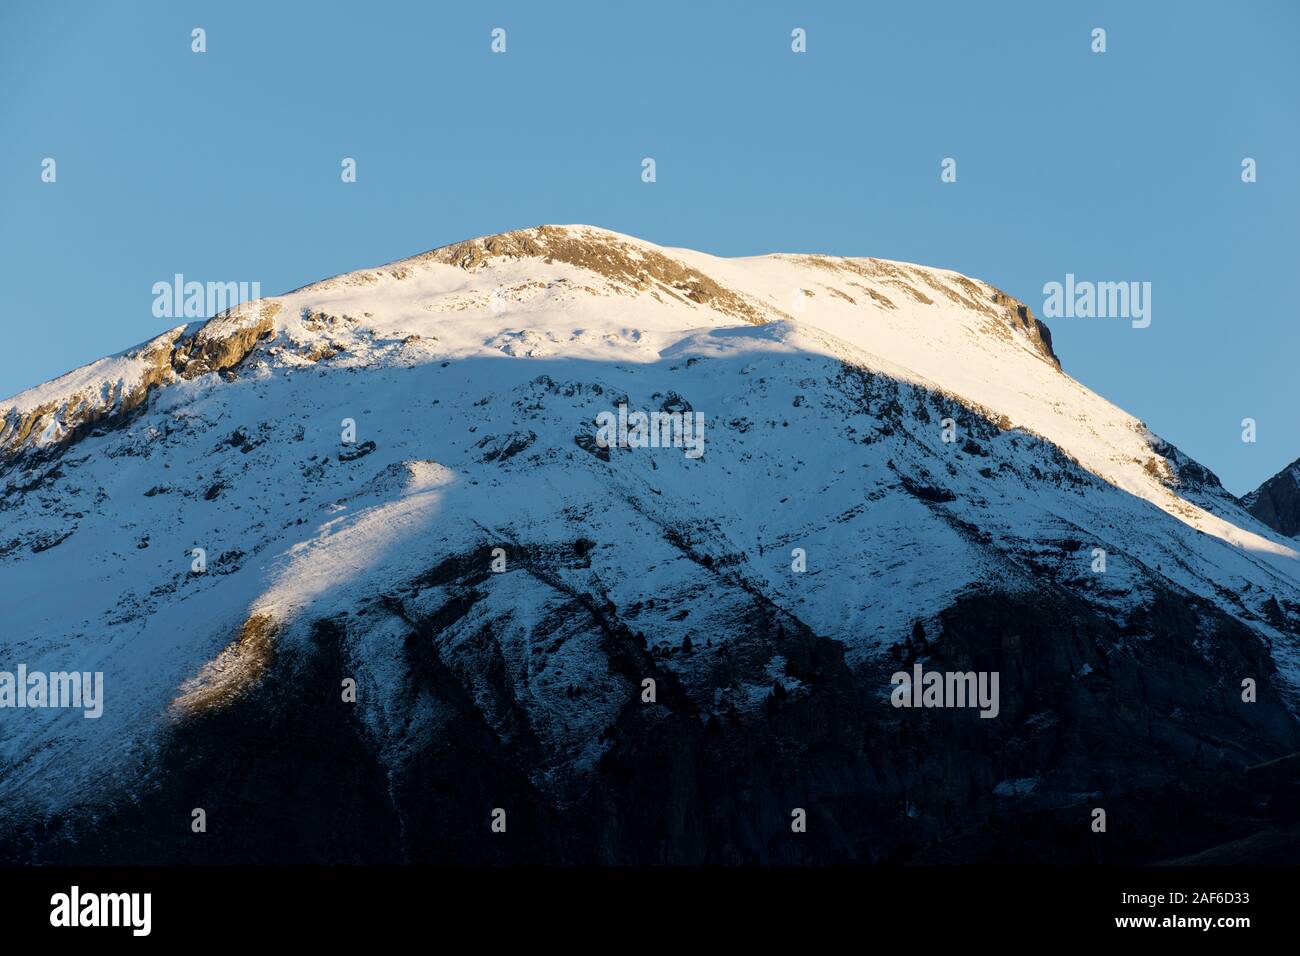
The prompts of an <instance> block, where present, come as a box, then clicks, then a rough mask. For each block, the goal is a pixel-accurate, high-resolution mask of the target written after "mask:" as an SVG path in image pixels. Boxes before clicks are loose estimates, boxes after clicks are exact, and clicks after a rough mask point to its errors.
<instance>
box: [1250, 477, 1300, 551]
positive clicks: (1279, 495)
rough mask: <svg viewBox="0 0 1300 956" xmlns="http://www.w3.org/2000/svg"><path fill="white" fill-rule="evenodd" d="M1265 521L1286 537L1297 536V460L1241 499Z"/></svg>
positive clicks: (1299, 521)
mask: <svg viewBox="0 0 1300 956" xmlns="http://www.w3.org/2000/svg"><path fill="white" fill-rule="evenodd" d="M1242 504H1243V505H1245V506H1246V510H1248V511H1249V512H1250V513H1251V514H1253V515H1254V516H1255V517H1256V518H1258V519H1259V520H1260V521H1262V522H1264V524H1266V525H1268V526H1269V527H1270V528H1272V529H1273V530H1274V531H1276V532H1278V533H1279V534H1284V535H1286V536H1287V537H1289V538H1294V537H1296V536H1297V535H1300V461H1294V462H1292V463H1291V464H1290V465H1288V466H1287V467H1286V468H1283V469H1282V470H1281V471H1279V472H1278V473H1277V474H1276V475H1274V476H1273V477H1272V478H1270V479H1269V480H1268V481H1266V482H1264V483H1263V484H1262V485H1260V486H1259V487H1258V488H1256V489H1255V490H1254V491H1252V492H1251V493H1250V494H1248V495H1246V497H1245V498H1243V499H1242Z"/></svg>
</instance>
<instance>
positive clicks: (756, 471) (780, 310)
mask: <svg viewBox="0 0 1300 956" xmlns="http://www.w3.org/2000/svg"><path fill="white" fill-rule="evenodd" d="M621 407H623V408H625V409H626V412H624V414H625V415H626V414H628V413H631V412H637V411H641V412H645V413H661V414H663V413H669V414H676V415H678V416H679V417H678V418H677V419H676V421H677V422H678V423H680V424H681V425H682V426H683V427H685V426H686V425H688V424H689V423H693V422H695V421H702V423H703V426H702V430H701V431H698V432H693V433H692V435H691V436H688V439H686V440H681V441H679V442H678V443H677V445H676V446H675V447H674V446H673V445H672V443H671V442H669V443H666V446H664V443H661V446H660V447H619V446H618V445H617V443H616V444H615V446H614V447H609V446H608V445H607V444H605V443H603V442H602V438H601V428H602V427H604V426H602V424H601V422H602V421H604V422H605V423H606V425H607V423H608V422H609V416H612V417H613V418H614V419H615V420H618V416H619V414H620V408H621ZM0 422H2V424H0V487H3V490H4V494H3V498H2V499H0V589H2V590H3V593H4V594H5V596H6V602H5V611H6V627H5V629H4V631H3V636H2V637H0V654H2V655H3V657H0V671H14V670H15V668H16V667H17V666H18V665H19V664H23V665H25V667H26V668H27V670H28V671H29V672H33V671H37V672H45V673H49V672H60V671H71V670H76V671H81V672H102V673H103V675H104V678H103V685H104V700H103V713H102V716H100V717H98V718H95V719H86V718H85V717H84V716H83V715H82V713H81V712H80V711H75V712H74V711H71V710H67V709H64V710H56V709H48V708H47V709H26V710H12V709H0V860H6V861H42V862H389V861H392V862H398V861H405V862H429V861H436V862H471V863H480V862H571V863H584V862H600V863H626V862H633V863H638V862H639V863H647V862H648V863H653V862H720V863H730V862H780V863H806V862H849V861H852V862H879V861H885V860H903V861H905V860H916V861H924V860H933V859H942V860H944V861H953V860H968V859H1038V860H1054V861H1061V860H1095V859H1106V860H1123V861H1136V862H1143V861H1148V860H1153V859H1171V858H1174V857H1186V856H1190V855H1194V854H1198V853H1203V852H1209V851H1210V850H1212V849H1213V846H1215V845H1217V843H1219V842H1223V841H1225V840H1228V839H1237V838H1239V837H1242V838H1244V837H1243V835H1247V836H1249V835H1256V836H1257V835H1258V834H1260V833H1264V832H1267V833H1274V832H1289V831H1287V830H1286V826H1288V825H1289V824H1288V821H1289V820H1290V817H1288V816H1287V814H1293V813H1294V803H1295V801H1290V802H1288V799H1286V788H1287V787H1288V786H1290V782H1289V781H1290V778H1289V777H1287V775H1286V773H1282V772H1281V771H1270V772H1269V773H1263V774H1261V773H1260V772H1259V771H1257V770H1254V769H1252V768H1257V767H1259V766H1260V765H1264V764H1268V762H1270V761H1277V760H1279V759H1281V758H1287V757H1288V756H1289V755H1291V754H1293V753H1295V752H1296V751H1297V750H1300V747H1298V746H1297V741H1298V738H1300V725H1298V724H1297V719H1296V710H1295V708H1296V702H1297V691H1298V689H1300V553H1298V552H1297V545H1296V543H1295V541H1293V540H1289V539H1287V538H1286V537H1284V536H1283V535H1281V534H1279V533H1278V532H1277V531H1276V530H1274V529H1273V528H1271V527H1269V526H1268V525H1267V523H1266V522H1264V521H1262V520H1260V519H1259V518H1258V517H1257V516H1256V515H1255V514H1252V513H1251V512H1249V511H1247V510H1246V509H1244V508H1243V507H1242V506H1241V503H1239V502H1238V501H1237V500H1236V499H1235V498H1233V496H1231V495H1229V494H1228V493H1227V492H1226V491H1224V490H1223V489H1222V487H1221V486H1220V485H1219V483H1218V480H1217V479H1216V478H1215V477H1214V475H1213V474H1212V473H1211V472H1210V471H1209V470H1207V469H1206V468H1204V467H1203V466H1201V465H1199V464H1198V463H1196V462H1194V461H1192V460H1191V459H1190V458H1188V457H1187V456H1185V455H1184V454H1182V453H1181V452H1179V451H1178V450H1177V449H1176V448H1174V447H1173V446H1172V445H1170V444H1168V443H1167V442H1164V441H1162V440H1161V439H1159V438H1158V437H1156V436H1155V435H1153V434H1152V433H1151V432H1150V431H1149V430H1148V429H1147V428H1146V427H1145V426H1144V425H1143V424H1142V423H1141V422H1140V421H1138V420H1137V419H1136V418H1134V417H1132V416H1131V415H1129V414H1127V413H1126V412H1124V411H1122V410H1121V409H1119V408H1116V407H1115V406H1113V405H1112V404H1110V403H1109V402H1107V401H1106V400H1105V399H1103V398H1101V397H1100V396H1098V395H1096V394H1094V393H1093V392H1091V391H1089V390H1088V389H1087V388H1085V387H1084V386H1083V385H1081V384H1080V383H1078V382H1076V381H1075V380H1074V379H1072V378H1070V377H1069V375H1067V374H1066V373H1065V372H1064V371H1063V369H1062V365H1061V362H1060V361H1059V359H1058V357H1057V355H1056V354H1055V352H1054V350H1053V347H1052V340H1051V335H1050V333H1049V331H1048V329H1047V328H1046V326H1044V325H1043V324H1042V323H1041V322H1039V321H1038V320H1037V319H1035V318H1034V316H1033V314H1032V312H1031V311H1030V310H1029V309H1028V308H1027V307H1026V306H1025V305H1023V304H1022V303H1019V302H1017V301H1016V300H1014V299H1013V298H1011V297H1010V296H1008V295H1006V294H1005V293H1003V292H1001V291H999V290H997V289H996V288H994V287H992V286H990V285H988V284H987V283H984V282H982V281H978V280H975V279H971V278H967V277H965V276H962V275H959V274H957V273H954V272H950V271H947V270H942V269H935V268H929V267H921V266H916V265H910V264H906V263H899V262H890V261H885V260H880V259H856V258H838V257H830V256H821V255H803V254H800V255H767V256H758V257H753V258H744V259H724V258H718V257H714V256H710V255H706V254H703V253H699V252H695V251H691V250H686V249H673V248H664V247H660V246H656V245H654V244H651V243H648V242H644V241H641V240H638V239H634V238H631V237H628V236H623V235H619V234H616V233H612V232H609V231H606V230H603V229H596V228H592V227H588V226H542V227H538V228H536V229H527V230H520V231H516V232H509V233H505V234H502V235H497V236H491V237H486V238H480V239H474V240H470V241H467V242H462V243H458V244H455V245H452V246H447V247H443V248H440V249H436V250H434V251H432V252H429V253H425V254H423V255H419V256H416V257H414V258H410V259H404V260H401V261H399V262H394V263H390V264H388V265H385V266H381V267H379V268H374V269H365V270H361V271H358V272H353V273H349V274H347V275H342V276H337V277H335V278H332V279H327V280H325V281H323V282H319V283H316V284H314V285H310V286H307V287H305V288H302V289H299V290H296V291H294V292H291V293H289V294H287V295H283V296H277V297H271V298H266V299H261V300H258V301H256V302H252V303H245V304H243V305H241V306H238V307H236V308H233V309H230V310H227V311H226V312H223V313H221V314H219V315H217V316H214V317H213V318H211V319H209V320H208V321H206V322H196V323H190V324H184V325H179V326H177V327H175V328H172V329H170V330H168V331H165V332H163V333H161V334H160V335H158V336H157V337H155V338H154V339H152V340H151V341H149V342H147V343H144V344H142V345H140V346H137V347H135V348H133V349H129V350H127V351H125V352H123V353H121V354H119V355H116V356H113V357H110V358H106V359H102V360H100V361H98V362H94V363H92V364H90V365H88V366H85V367H84V368H81V369H78V370H77V371H74V372H72V373H69V374H68V375H65V376H63V377H62V378H59V379H56V380H54V381H52V382H49V383H46V384H44V385H41V386H39V387H37V388H34V389H31V390H29V391H27V392H24V393H22V394H20V395H18V396H15V397H14V398H12V399H9V400H7V401H5V402H3V403H0ZM608 434H609V433H608V432H606V433H605V437H608ZM667 437H671V436H667ZM677 437H678V438H679V439H682V435H681V434H680V433H678V435H677ZM701 439H702V441H701ZM196 549H201V550H202V555H201V556H200V555H199V554H198V553H197V552H196ZM200 557H201V559H202V560H200ZM918 665H919V666H920V667H921V668H922V669H923V670H924V671H936V672H942V673H957V672H963V673H964V672H977V673H980V674H984V675H989V674H993V673H996V674H997V675H998V680H999V684H998V687H999V697H998V703H997V707H996V714H987V716H981V711H979V710H976V709H972V708H958V707H943V708H910V707H897V706H894V691H895V682H894V680H893V675H895V674H896V673H898V672H906V673H913V668H914V667H916V666H918ZM647 681H650V682H653V684H649V683H647ZM350 682H355V700H352V699H349V698H350V696H351V694H350ZM1243 682H1253V686H1254V688H1255V692H1254V695H1253V699H1251V700H1247V699H1244V698H1245V697H1250V696H1252V695H1249V694H1244V693H1243ZM650 688H653V697H654V700H653V701H649V700H647V697H648V696H650V694H651V691H650ZM1268 765H1269V766H1273V767H1279V766H1280V767H1291V766H1294V762H1286V761H1285V760H1284V761H1283V762H1282V763H1280V764H1268ZM1243 775H1245V776H1243ZM1242 780H1249V781H1251V783H1250V784H1249V785H1245V784H1242V783H1241V781H1242ZM1207 781H1209V782H1207ZM1259 781H1268V783H1267V785H1265V784H1261V783H1259ZM1243 788H1244V789H1245V792H1247V793H1248V794H1249V799H1247V798H1244V797H1243V798H1241V799H1237V800H1235V801H1233V800H1224V801H1223V803H1222V806H1220V805H1218V804H1213V803H1207V802H1206V801H1207V800H1208V799H1209V797H1208V796H1206V795H1208V794H1217V793H1228V792H1231V793H1234V794H1237V793H1241V792H1242V791H1243ZM1261 788H1263V789H1261ZM1275 794H1276V799H1273V796H1274V795H1275ZM1097 807H1101V808H1110V811H1111V823H1110V836H1112V837H1114V839H1110V840H1106V839H1105V838H1104V835H1096V834H1093V833H1092V832H1091V830H1090V824H1091V822H1092V811H1093V809H1094V808H1097ZM1229 807H1231V808H1232V810H1231V813H1229V810H1228V809H1227V808H1229ZM197 809H202V810H203V811H204V818H205V820H206V832H203V833H195V832H194V831H193V828H192V819H193V818H194V816H195V811H196V810H197ZM498 809H500V810H502V811H504V812H505V819H507V820H508V826H507V829H506V832H504V833H497V832H494V831H493V830H492V829H491V827H492V823H493V820H494V819H496V817H494V811H496V810H498ZM797 810H802V811H804V813H805V815H806V832H795V831H794V830H793V829H792V826H791V821H792V819H795V818H797V813H796V811H797ZM1175 812H1176V813H1177V814H1178V819H1180V820H1183V821H1185V825H1184V826H1183V827H1182V828H1180V829H1178V830H1170V829H1169V827H1168V826H1167V821H1168V820H1169V819H1171V818H1172V817H1171V814H1172V813H1175ZM1099 837H1100V838H1099Z"/></svg>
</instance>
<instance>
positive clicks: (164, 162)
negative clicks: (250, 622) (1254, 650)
mask: <svg viewBox="0 0 1300 956" xmlns="http://www.w3.org/2000/svg"><path fill="white" fill-rule="evenodd" d="M547 8H549V9H547ZM980 8H982V9H980ZM196 26H198V27H203V28H204V29H205V30H206V31H207V44H208V50H207V52H206V53H204V54H201V55H199V54H195V53H192V52H191V50H190V42H191V41H190V31H191V30H192V29H193V28H194V27H196ZM498 26H499V27H503V28H504V29H505V30H506V31H507V52H506V53H505V54H504V55H493V54H492V53H491V52H490V50H489V43H490V37H489V34H490V31H491V30H492V28H493V27H498ZM795 27H802V28H804V29H805V30H806V31H807V37H808V52H807V53H806V54H801V55H796V54H794V53H792V52H791V50H790V31H791V30H792V29H793V28H795ZM1094 27H1103V28H1105V29H1106V31H1107V52H1106V53H1104V54H1094V53H1092V52H1091V50H1090V33H1091V31H1092V29H1093V28H1094ZM1298 48H1300V4H1297V3H1294V2H1290V0H1279V2H1275V3H1266V2H1255V3H1246V2H1241V3H1213V4H1211V3H1195V2H1193V3H1182V2H1180V3H1173V2H1167V3H1164V2H1147V3H1140V4H1135V3H1113V4H1112V3H1099V2H1081V3H1068V2H1062V3H1041V2H1033V3H1030V2H1026V3H1011V2H992V3H988V4H974V3H965V2H950V3H923V2H918V3H875V2H842V3H816V4H811V3H788V4H780V3H755V2H740V0H737V2H707V0H697V2H689V3H687V2H682V3H674V2H659V0H656V2H654V3H645V4H633V3H612V2H602V3H594V2H593V3H570V4H546V5H543V4H538V3H535V2H529V3H474V4H452V3H447V2H434V0H426V2H419V3H393V2H383V0H370V2H366V3H356V4H353V3H325V2H318V3H310V4H309V3H305V2H304V3H283V4H270V3H265V2H222V3H197V2H166V3H164V2H158V3H145V2H141V3H73V2H49V3H40V4H37V3H21V4H20V3H17V2H10V3H4V4H3V5H0V91H2V92H0V264H2V266H0V268H2V270H3V271H0V279H3V283H4V290H5V297H4V304H5V307H4V311H3V316H2V317H0V323H2V328H3V341H4V348H3V350H0V394H3V395H10V394H13V393H16V392H18V391H20V390H22V389H24V388H26V387H29V386H31V385H34V384H37V383H38V382H41V381H44V380H46V379H49V378H52V377H54V376H56V375H58V374H61V373H62V372H64V371H67V370H68V369H70V368H73V367H75V366H77V365H80V364H82V363H84V362H87V361H90V360H92V359H94V358H96V357H98V356H100V355H104V354H109V353H112V352H117V351H120V350H122V349H124V348H126V347H128V346H130V345H133V344H135V343H138V342H140V341H142V340H144V339H147V338H149V337H151V336H152V335H154V334H156V333H157V332H159V331H161V330H162V328H163V327H164V326H166V325H169V324H171V323H170V322H168V321H167V320H159V319H156V318H154V316H153V315H152V313H151V304H152V301H153V294H152V291H151V289H152V286H153V283H155V282H157V281H159V280H167V279H169V278H170V277H171V276H172V275H173V274H174V273H176V272H182V273H185V274H186V276H187V277H190V278H198V279H200V280H209V279H212V280H222V281H226V280H233V281H237V280H246V281H253V280H256V281H259V282H260V283H261V285H262V290H263V292H264V293H267V294H274V293H278V292H283V291H287V290H289V289H291V288H294V287H297V286H300V285H303V284H305V283H307V282H310V281H312V280H315V279H318V278H323V277H325V276H328V275H331V274H334V273H338V272H344V271H350V270H352V269H357V268H361V267H364V266H368V265H374V264H378V263H380V262H384V261H387V260H391V259H394V258H399V257H402V256H405V255H410V254H414V253H416V252H420V251H423V250H425V249H429V248H433V247H435V246H438V245H442V244H445V243H448V242H452V241H455V240H458V239H463V238H467V237H470V236H474V235H482V234H487V233H492V232H499V231H502V230H505V229H511V228H517V227H522V226H531V225H536V224H539V223H544V222H553V223H572V222H585V223H592V224H595V225H600V226H605V227H607V228H610V229H615V230H618V231H620V232H625V233H630V234H632V235H636V236H640V237H642V238H645V239H649V240H651V241H654V242H659V243H663V244H666V245H679V246H689V247H692V248H697V249H701V250H704V251H708V252H713V253H716V254H721V255H753V254H758V253H764V252H776V251H788V252H795V251H808V252H823V253H828V254H838V255H854V256H878V257H881V258H889V259H902V260H907V261H913V262H920V263H925V264H929V265H935V266H941V267H944V268H951V269H957V270H959V271H961V272H965V273H967V274H970V275H974V276H977V277H979V278H982V279H985V280H987V281H989V282H991V283H993V284H994V285H997V286H999V287H1001V288H1003V289H1005V290H1006V291H1007V292H1009V293H1011V294H1012V295H1015V296H1017V297H1018V298H1021V299H1022V300H1024V301H1025V302H1027V303H1028V304H1029V305H1030V307H1031V308H1033V309H1034V311H1035V312H1036V313H1041V309H1042V304H1043V291H1042V289H1043V285H1044V283H1046V282H1049V281H1063V279H1064V276H1065V274H1066V273H1067V272H1072V273H1074V274H1075V275H1076V276H1078V277H1079V278H1081V279H1092V280H1096V281H1122V280H1138V281H1149V282H1151V284H1152V303H1151V305H1152V323H1151V326H1150V327H1149V328H1146V329H1134V328H1132V327H1131V326H1130V324H1129V323H1128V322H1127V321H1123V320H1115V319H1112V320H1100V319H1065V318H1062V319H1056V320H1053V321H1052V322H1051V326H1052V332H1053V335H1054V338H1055V342H1056V346H1057V351H1058V353H1059V354H1060V355H1061V358H1062V361H1063V363H1064V366H1065V368H1066V370H1067V371H1069V372H1070V373H1071V374H1072V375H1074V376H1075V377H1076V378H1078V379H1080V380H1081V381H1082V382H1084V383H1085V384H1087V385H1088V386H1090V387H1091V388H1093V389H1095V390H1096V391H1098V392H1100V393H1101V394H1103V395H1105V396H1106V397H1107V398H1109V399H1111V400H1112V401H1114V402H1116V403H1117V404H1119V405H1120V406H1122V407H1124V408H1125V409H1127V410H1128V411H1130V412H1132V413H1133V414H1135V415H1137V416H1138V417H1140V418H1142V419H1143V420H1145V421H1146V422H1147V423H1148V425H1150V426H1151V427H1152V428H1153V429H1154V430H1155V431H1156V432H1157V433H1159V434H1160V435H1162V436H1163V437H1165V438H1166V439H1168V440H1170V441H1172V442H1174V443H1175V444H1177V445H1178V446H1180V447H1181V448H1183V450H1184V451H1186V452H1187V453H1189V454H1191V455H1192V456H1193V457H1195V458H1197V459H1199V460H1200V461H1201V462H1202V463H1204V464H1205V465H1207V466H1208V467H1210V468H1211V469H1213V470H1214V471H1215V472H1216V473H1217V474H1218V475H1219V476H1220V477H1221V478H1222V479H1223V481H1224V483H1225V484H1226V485H1227V487H1228V488H1229V490H1232V491H1234V492H1237V493H1242V492H1245V491H1247V490H1249V489H1250V488H1252V487H1254V486H1255V485H1256V484H1257V483H1258V482H1259V481H1261V480H1262V479H1264V478H1266V477H1268V476H1269V475H1271V474H1272V473H1274V472H1275V471H1277V470H1278V469H1280V468H1281V467H1283V466H1284V465H1286V464H1287V463H1288V462H1290V461H1292V460H1294V459H1295V458H1297V457H1298V456H1300V414H1298V413H1297V404H1298V403H1297V402H1296V385H1295V383H1296V381H1297V377H1296V374H1295V370H1296V366H1297V361H1298V354H1300V349H1297V344H1300V333H1297V331H1296V322H1297V304H1296V294H1295V291H1294V288H1293V286H1294V283H1295V273H1296V269H1295V254H1296V251H1297V249H1300V215H1298V214H1300V176H1297V169H1296V163H1297V158H1298V157H1300V122H1297V120H1298V119H1300V115H1298V114H1300V110H1298V109H1297V102H1298V99H1300V56H1298V55H1297V49H1298ZM345 156H351V157H354V158H355V159H356V160H357V171H358V176H357V179H358V181H357V182H356V183H355V184H351V185H344V184H342V183H341V182H340V178H339V171H340V167H339V163H340V160H341V159H342V158H343V157H345ZM646 156H651V157H654V158H655V160H656V163H657V174H658V181H657V182H656V183H654V184H646V183H643V182H642V181H641V175H640V174H641V160H642V158H643V157H646ZM1247 156H1249V157H1252V158H1254V159H1255V160H1256V161H1257V164H1258V181H1257V182H1255V183H1252V184H1244V183H1242V182H1241V175H1240V173H1241V161H1242V159H1243V157H1247ZM45 157H53V158H55V159H56V161H57V164H58V167H57V169H58V181H57V182H56V183H54V184H47V183H42V182H41V179H40V173H41V161H42V159H43V158H45ZM944 157H953V158H955V159H956V160H957V164H958V166H957V169H958V177H957V182H956V183H950V184H945V183H941V182H940V179H939V171H940V162H941V160H942V159H943V158H944ZM1245 417H1251V418H1254V419H1256V420H1257V422H1258V441H1257V443H1256V444H1246V443H1243V442H1242V441H1241V420H1242V419H1243V418H1245Z"/></svg>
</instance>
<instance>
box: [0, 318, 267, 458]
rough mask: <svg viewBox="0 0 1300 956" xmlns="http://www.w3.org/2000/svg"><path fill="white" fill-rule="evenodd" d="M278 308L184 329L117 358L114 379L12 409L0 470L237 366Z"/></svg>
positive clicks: (1, 433) (1, 443)
mask: <svg viewBox="0 0 1300 956" xmlns="http://www.w3.org/2000/svg"><path fill="white" fill-rule="evenodd" d="M280 309H281V306H280V305H279V303H275V302H263V301H261V300H258V301H257V302H251V303H244V304H243V305H241V306H237V307H235V308H232V309H229V310H227V311H225V312H223V313H221V314H219V315H216V316H214V317H212V318H211V319H209V320H208V321H207V322H205V323H203V324H202V325H200V326H199V327H198V328H197V329H194V328H192V327H188V326H179V327H177V328H174V329H171V330H169V331H167V332H164V333H163V334H162V335H160V336H158V337H157V338H154V339H151V340H150V341H149V342H146V343H145V344H144V345H142V346H140V347H139V348H136V349H131V350H128V351H127V352H124V353H122V355H121V356H118V357H117V358H118V359H120V362H117V363H115V364H114V365H112V366H111V367H110V368H108V369H106V375H108V374H114V375H115V376H116V377H106V378H96V377H94V376H89V378H90V379H91V380H90V381H88V382H86V383H85V384H77V383H72V384H70V386H69V390H68V391H67V392H64V393H62V394H59V393H58V392H57V391H56V392H55V394H56V396H57V397H54V398H51V399H49V400H47V401H43V402H41V403H39V404H36V405H34V406H33V407H28V408H22V407H20V406H19V405H18V404H12V405H10V406H9V407H8V408H6V409H4V410H3V420H2V421H0V470H11V469H12V468H13V467H14V466H15V465H17V466H20V467H30V466H32V465H34V464H39V463H40V462H42V461H45V460H48V459H50V458H52V457H55V456H57V455H58V454H61V453H62V452H63V450H64V449H66V448H68V447H69V446H71V445H74V444H76V443H77V442H78V441H80V440H81V439H82V438H84V437H85V436H86V435H88V434H90V433H91V432H93V431H95V430H96V429H111V428H115V427H118V426H120V425H121V424H122V423H124V422H125V421H127V420H129V419H130V418H131V416H132V415H133V414H134V413H135V412H136V411H138V410H139V409H140V408H141V407H143V406H144V404H145V403H146V402H147V401H148V398H149V394H150V392H151V391H152V390H153V389H155V388H162V387H165V386H167V385H170V384H171V383H172V382H175V381H176V380H177V379H178V378H179V379H193V378H197V377H198V376H200V375H204V374H207V373H209V372H226V371H228V370H229V369H232V368H234V367H235V366H236V365H238V364H239V363H240V362H242V361H243V360H244V359H245V358H246V357H247V356H248V354H249V353H250V352H251V351H252V350H253V348H254V347H255V346H256V345H257V344H258V343H259V342H260V341H262V340H264V339H266V338H269V337H270V336H271V335H273V334H274V331H275V318H276V315H277V314H278V313H279V312H280ZM107 361H112V360H107ZM96 364H103V363H96ZM93 368H94V366H90V367H88V369H93ZM76 374H77V373H70V374H69V375H68V376H65V378H67V379H71V378H72V377H73V376H74V375H76ZM59 381H61V380H56V381H55V382H53V383H51V384H52V386H56V387H57V385H58V384H59ZM21 397H22V396H19V398H21Z"/></svg>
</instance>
